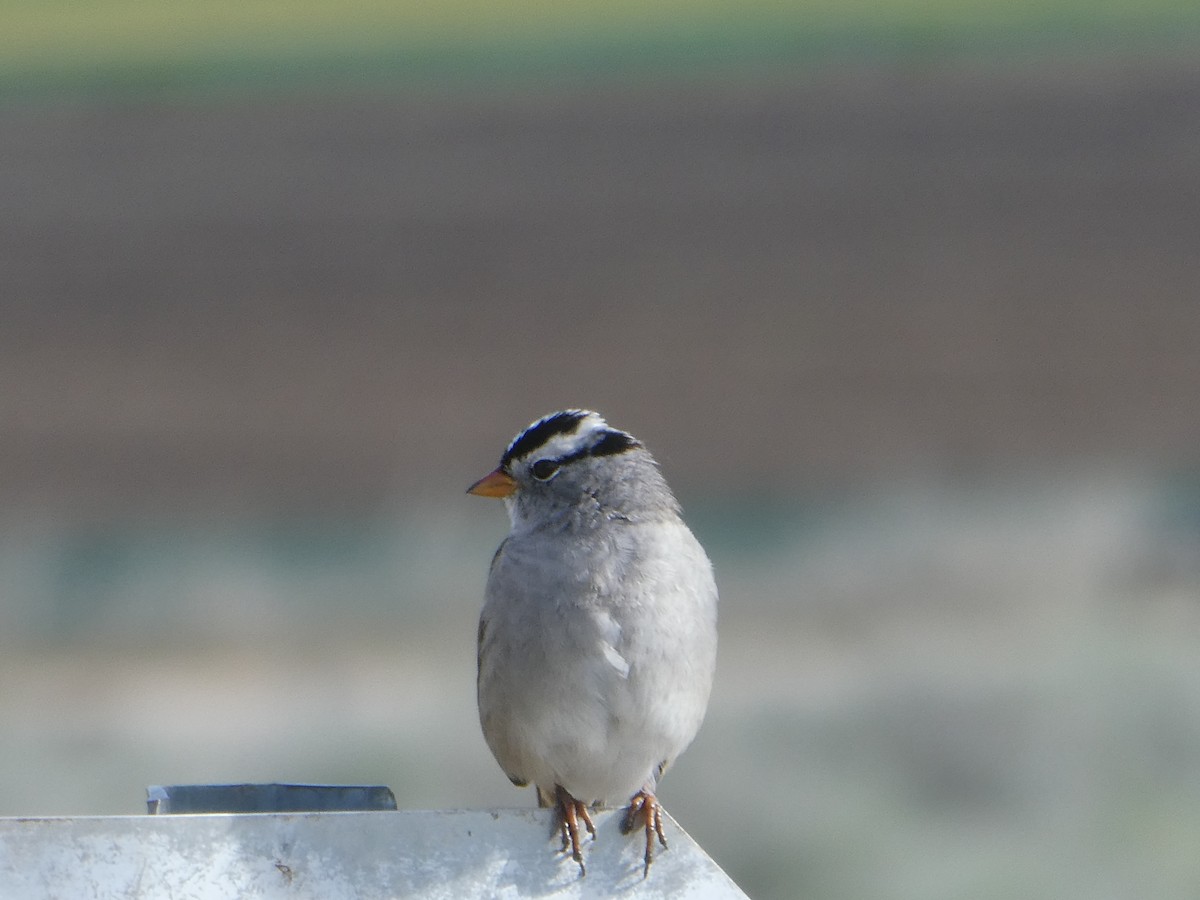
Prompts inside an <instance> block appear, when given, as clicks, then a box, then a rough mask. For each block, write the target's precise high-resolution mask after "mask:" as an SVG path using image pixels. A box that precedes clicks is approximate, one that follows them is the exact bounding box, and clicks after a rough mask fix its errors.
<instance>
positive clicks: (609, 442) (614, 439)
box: [557, 431, 642, 466]
mask: <svg viewBox="0 0 1200 900" xmlns="http://www.w3.org/2000/svg"><path fill="white" fill-rule="evenodd" d="M640 446H642V445H641V444H639V443H638V442H637V440H636V439H635V438H633V437H632V436H631V435H628V434H626V433H625V432H623V431H608V432H605V434H604V437H602V438H600V440H598V441H597V442H596V443H594V444H593V445H592V446H590V447H584V448H583V449H582V450H576V451H575V452H574V453H568V454H567V455H566V456H563V457H560V458H559V459H558V460H557V462H558V464H559V465H560V466H565V465H566V464H567V463H573V462H575V460H577V459H583V458H584V457H585V456H616V455H617V454H618V453H624V452H625V451H626V450H632V449H633V448H634V447H640Z"/></svg>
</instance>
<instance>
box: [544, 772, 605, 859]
mask: <svg viewBox="0 0 1200 900" xmlns="http://www.w3.org/2000/svg"><path fill="white" fill-rule="evenodd" d="M554 796H555V806H554V815H555V818H556V819H557V820H558V827H559V829H560V830H561V831H562V850H563V853H566V852H567V851H568V850H570V851H571V859H573V860H575V862H577V863H579V877H580V878H582V877H583V876H584V875H586V874H587V869H586V868H584V865H583V851H582V850H580V849H579V823H580V822H583V827H584V828H586V829H587V832H588V834H590V835H591V836H592V840H593V841H594V840H595V839H596V826H595V825H593V824H592V816H591V814H590V813H589V812H588V808H587V804H586V803H582V802H580V801H579V800H576V799H575V798H574V797H572V796H571V795H570V793H568V791H567V789H566V788H564V787H563V786H562V785H561V784H560V785H555V788H554Z"/></svg>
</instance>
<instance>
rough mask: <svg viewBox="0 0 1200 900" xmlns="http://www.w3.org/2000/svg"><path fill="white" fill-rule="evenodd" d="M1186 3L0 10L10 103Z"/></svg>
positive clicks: (3, 6)
mask: <svg viewBox="0 0 1200 900" xmlns="http://www.w3.org/2000/svg"><path fill="white" fill-rule="evenodd" d="M1197 34H1200V5H1197V4H1195V3H1186V2H1178V0H1140V2H1137V3H1134V2H1131V0H1114V2H1100V3H1094V2H1092V3H1085V2H1083V0H1057V2H1053V3H1036V2H1032V0H1005V2H1000V3H997V2H988V0H962V2H950V0H873V2H866V3H840V2H834V0H801V2H787V3H784V2H777V0H756V2H750V3H740V4H732V3H726V2H713V0H704V2H686V3H685V2H683V0H665V2H660V3H656V4H641V3H633V2H629V0H614V2H607V3H597V2H590V3H573V4H545V3H541V2H533V0H521V2H509V3H505V4H489V3H483V2H479V0H449V2H439V3H433V2H427V0H422V2H406V3H385V2H381V0H350V2H346V3H341V4H328V3H315V2H311V0H298V2H283V0H250V2H232V0H206V2H204V3H168V2H153V0H150V2H147V0H91V2H70V0H47V2H30V0H2V2H0V86H2V90H3V92H4V93H6V94H9V95H12V94H14V93H15V94H28V93H33V94H37V93H41V92H48V91H63V90H66V91H68V92H71V93H79V92H84V93H86V92H97V91H101V92H102V91H110V90H135V91H137V90H141V91H146V90H164V89H167V90H170V89H183V88H186V89H220V88H222V87H241V86H256V85H257V86H262V85H267V86H269V85H272V84H287V85H291V86H301V87H303V86H308V85H314V84H315V85H320V84H330V83H337V82H346V81H350V82H355V81H363V80H376V79H380V78H383V79H387V78H403V79H408V80H413V79H416V80H426V81H433V82H437V83H445V82H446V81H450V82H455V81H460V82H461V81H465V82H467V83H472V82H476V81H478V80H479V79H481V78H493V77H497V76H499V77H511V78H521V77H524V76H534V75H545V74H550V73H553V74H556V75H564V74H567V75H569V74H571V73H577V74H584V73H586V74H596V73H600V74H606V73H607V74H619V73H629V72H651V73H662V72H665V71H674V70H684V71H692V70H696V69H706V68H713V67H718V68H719V67H722V66H738V65H745V64H751V65H759V66H761V65H770V64H772V63H778V62H795V61H797V60H800V61H803V60H806V59H816V58H822V57H825V56H830V55H854V56H864V55H865V56H868V57H870V56H872V55H884V56H896V55H900V56H916V57H924V56H941V55H947V54H955V53H969V54H976V55H977V54H980V53H984V54H986V53H987V52H989V51H990V52H1000V53H1004V54H1011V53H1012V52H1014V51H1024V50H1029V49H1030V48H1033V49H1037V48H1039V47H1046V46H1047V45H1049V46H1052V47H1059V46H1062V45H1064V44H1065V45H1068V46H1069V45H1071V44H1085V45H1089V46H1094V45H1096V44H1102V45H1103V46H1104V47H1105V48H1107V49H1122V48H1124V49H1130V48H1134V47H1144V46H1162V45H1178V44H1179V43H1180V42H1181V41H1187V40H1190V39H1192V38H1194V37H1195V36H1196V35H1197Z"/></svg>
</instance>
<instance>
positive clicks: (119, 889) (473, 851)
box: [0, 809, 745, 900]
mask: <svg viewBox="0 0 1200 900" xmlns="http://www.w3.org/2000/svg"><path fill="white" fill-rule="evenodd" d="M620 815H621V814H620V813H619V812H616V811H612V810H605V811H602V812H598V813H596V814H595V815H594V818H595V822H596V827H597V832H598V837H597V840H596V841H594V842H593V841H588V842H587V844H586V847H585V853H586V854H587V864H588V874H587V876H586V877H584V878H581V877H580V876H579V869H578V867H577V866H576V865H575V864H574V863H573V862H572V861H571V860H570V859H569V858H565V857H564V856H563V855H562V854H560V853H558V852H556V851H557V847H558V843H557V836H553V837H552V835H551V833H550V832H551V820H550V814H549V811H547V810H536V809H523V810H478V811H431V812H343V813H303V814H257V815H254V814H252V815H169V816H111V817H109V816H105V817H78V818H70V817H61V818H57V817H56V818H0V897H3V898H6V900H7V898H20V900H43V898H45V900H50V898H71V900H93V898H95V900H109V898H113V900H116V898H122V900H124V898H159V897H162V898H193V900H207V898H222V900H223V898H230V897H259V898H297V897H305V898H321V900H342V898H346V900H349V898H354V900H374V898H385V897H422V898H426V897H428V898H443V897H444V898H455V900H458V898H476V897H478V898H484V897H504V898H518V897H534V896H536V897H580V898H583V897H612V896H618V895H619V896H621V897H622V898H651V897H664V898H665V897H684V898H694V900H700V898H730V897H744V896H745V894H743V893H742V892H741V891H740V890H739V889H738V887H737V886H736V885H735V884H734V883H733V882H732V881H731V880H730V879H729V877H728V876H727V875H726V874H725V873H724V872H723V871H721V869H720V868H719V867H718V866H717V865H716V863H714V862H713V861H712V860H711V859H710V858H709V857H708V856H707V855H706V854H705V853H704V851H703V850H702V849H701V848H700V847H699V846H698V845H697V844H696V843H695V842H694V841H693V840H692V839H691V838H690V837H689V836H688V835H687V834H686V833H685V832H684V831H683V830H682V829H681V828H680V827H679V826H678V824H676V823H675V821H674V820H672V819H670V817H669V816H667V817H665V818H666V823H665V824H666V827H667V839H668V840H669V841H670V843H671V846H670V849H668V850H662V851H661V852H660V853H659V855H658V857H657V858H656V859H655V862H654V866H653V867H652V868H651V870H650V876H649V878H646V879H645V880H643V878H642V861H641V852H642V849H643V847H644V844H643V842H642V840H641V839H640V835H630V836H625V835H622V834H621V833H620V831H619V827H618V826H619V821H620Z"/></svg>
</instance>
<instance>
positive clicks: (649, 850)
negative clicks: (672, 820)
mask: <svg viewBox="0 0 1200 900" xmlns="http://www.w3.org/2000/svg"><path fill="white" fill-rule="evenodd" d="M639 819H640V820H641V824H642V827H643V828H644V829H645V831H646V855H645V857H644V859H645V861H646V864H645V866H644V867H643V868H642V877H643V878H645V877H646V876H648V875H649V874H650V863H652V862H654V838H655V836H656V835H657V836H658V842H659V843H660V844H662V845H663V847H664V848H665V847H666V846H667V839H666V837H665V836H664V835H663V824H662V806H661V805H660V804H659V802H658V798H657V797H655V796H654V795H653V794H652V793H650V792H649V791H647V790H640V791H638V792H637V793H636V794H634V795H633V797H632V798H630V800H629V806H628V807H627V808H626V810H625V818H624V819H623V820H622V822H621V833H622V834H629V832H631V831H633V830H634V829H635V828H637V827H638V820H639Z"/></svg>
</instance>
